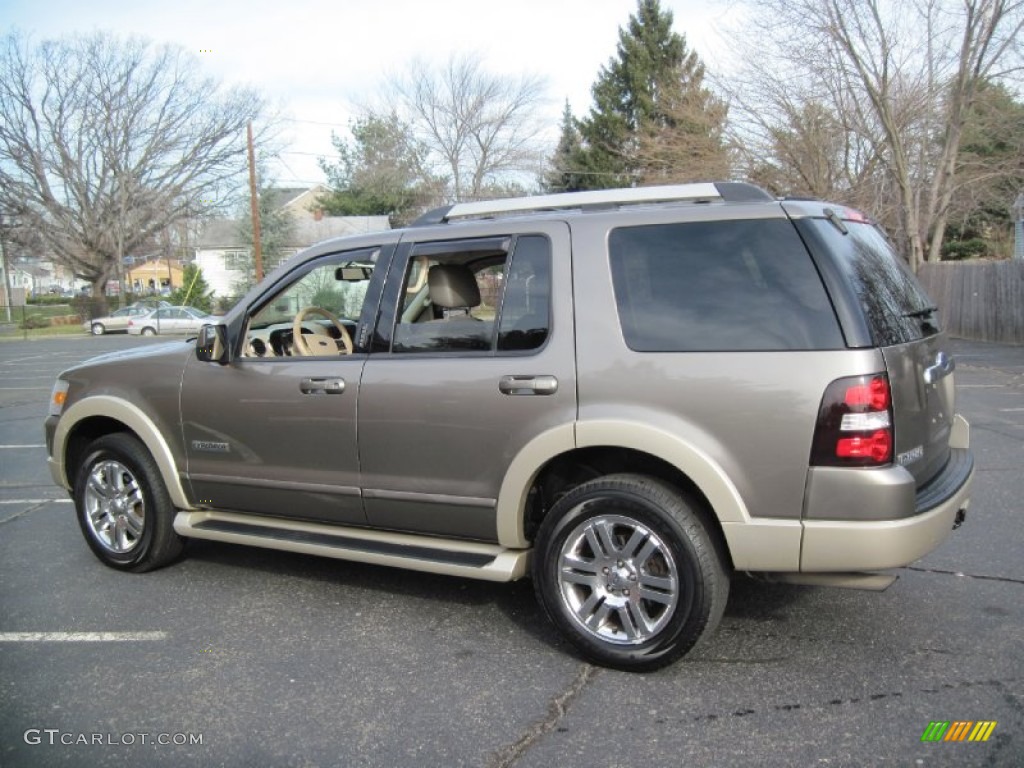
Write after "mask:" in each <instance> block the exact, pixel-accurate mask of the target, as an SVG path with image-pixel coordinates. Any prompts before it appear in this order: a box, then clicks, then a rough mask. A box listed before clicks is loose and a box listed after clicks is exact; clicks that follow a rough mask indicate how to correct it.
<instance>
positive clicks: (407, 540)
mask: <svg viewBox="0 0 1024 768" xmlns="http://www.w3.org/2000/svg"><path fill="white" fill-rule="evenodd" d="M174 530H175V531H176V532H177V533H178V534H180V535H181V536H188V537H191V538H193V539H208V540H210V541H223V542H227V543H230V544H246V545H248V546H253V547H263V548H265V549H280V550H283V551H285V552H298V553H300V554H306V555H319V556H321V557H333V558H336V559H339V560H354V561H356V562H360V563H373V564H374V565H389V566H394V567H397V568H408V569H411V570H415V571H426V572H428V573H441V574H445V575H448V576H464V577H468V578H471V579H482V580H484V581H513V580H515V579H520V578H522V577H523V576H525V575H526V572H527V566H528V564H529V555H530V551H529V550H525V549H516V550H513V549H506V548H505V547H501V546H498V545H497V544H484V543H481V542H475V541H461V540H458V539H442V538H437V537H434V536H416V535H414V534H408V533H389V532H386V531H375V530H369V529H363V528H348V527H344V526H338V525H324V524H322V523H307V522H300V521H297V520H281V519H279V518H272V517H254V516H251V515H240V514H236V513H232V512H216V511H212V510H204V511H200V512H178V514H177V516H175V518H174Z"/></svg>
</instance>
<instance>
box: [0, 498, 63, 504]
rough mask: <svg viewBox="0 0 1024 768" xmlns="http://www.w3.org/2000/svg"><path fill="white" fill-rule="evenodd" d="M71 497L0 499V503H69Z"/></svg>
mask: <svg viewBox="0 0 1024 768" xmlns="http://www.w3.org/2000/svg"><path fill="white" fill-rule="evenodd" d="M70 503H71V499H0V504H70Z"/></svg>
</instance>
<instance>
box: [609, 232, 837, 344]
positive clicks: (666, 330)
mask: <svg viewBox="0 0 1024 768" xmlns="http://www.w3.org/2000/svg"><path fill="white" fill-rule="evenodd" d="M609 257H610V259H611V269H612V281H613V284H614V287H615V302H616V304H617V306H618V312H619V320H620V322H621V324H622V334H623V336H624V338H625V340H626V344H627V345H628V346H629V348H630V349H633V350H636V351H638V352H697V351H704V352H710V351H725V350H730V351H742V350H750V351H769V350H797V349H838V348H842V347H843V337H842V333H841V332H840V330H839V324H838V322H837V321H836V317H835V312H834V311H833V309H832V305H831V303H830V301H829V298H828V294H827V293H826V292H825V288H824V286H823V285H822V282H821V278H820V277H819V275H818V272H817V270H816V269H815V267H814V264H813V262H812V261H811V257H810V254H808V253H807V249H806V248H804V245H803V242H802V241H801V240H800V237H799V236H798V235H797V233H796V231H795V230H794V229H793V226H792V224H790V223H789V221H787V220H779V219H770V220H769V219H757V220H749V221H713V222H694V223H681V224H658V225H651V226H641V227H623V228H620V229H615V230H613V231H612V233H611V235H610V237H609Z"/></svg>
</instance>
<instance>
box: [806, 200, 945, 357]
mask: <svg viewBox="0 0 1024 768" xmlns="http://www.w3.org/2000/svg"><path fill="white" fill-rule="evenodd" d="M843 224H844V226H845V228H846V229H847V230H848V233H846V234H844V233H843V232H842V231H840V230H839V229H838V228H837V227H836V226H834V225H833V224H832V223H831V222H829V221H828V220H827V219H812V220H810V221H809V222H808V225H809V226H810V227H811V228H813V230H814V234H815V235H817V236H818V237H820V238H821V240H822V241H824V245H825V247H826V248H827V249H828V250H829V251H830V252H831V253H832V254H833V256H834V258H835V261H836V263H837V264H838V265H839V267H840V269H842V271H843V273H844V278H845V279H846V281H847V282H848V283H849V284H850V285H851V286H852V287H853V290H854V292H855V293H856V296H857V299H858V301H859V302H860V306H861V309H862V310H863V311H864V317H865V319H866V320H867V323H868V327H869V328H870V330H871V338H872V341H873V342H874V344H875V346H879V347H890V346H893V345H895V344H905V343H907V342H910V341H917V340H919V339H922V338H925V337H926V336H931V335H933V334H936V333H938V332H939V328H938V318H937V316H936V313H935V312H933V311H929V310H932V309H934V304H933V303H932V301H931V299H929V298H928V295H927V294H926V293H925V292H924V289H923V288H922V287H921V284H920V283H918V282H917V278H916V277H914V275H913V274H911V272H910V270H909V269H908V268H907V267H906V265H905V264H904V263H903V260H902V259H901V258H900V257H899V256H897V255H896V253H895V252H894V251H893V250H892V248H891V247H890V246H889V243H888V242H887V241H886V239H885V237H884V236H883V235H882V233H881V232H880V231H879V230H878V229H877V228H876V227H875V226H874V225H872V224H868V223H857V222H852V221H844V222H843Z"/></svg>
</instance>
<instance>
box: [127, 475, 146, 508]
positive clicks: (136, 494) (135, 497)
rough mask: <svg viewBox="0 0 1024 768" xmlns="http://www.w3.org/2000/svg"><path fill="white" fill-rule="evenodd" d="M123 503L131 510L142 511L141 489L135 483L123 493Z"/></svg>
mask: <svg viewBox="0 0 1024 768" xmlns="http://www.w3.org/2000/svg"><path fill="white" fill-rule="evenodd" d="M125 502H126V503H127V504H128V505H129V506H130V507H132V508H133V509H134V508H138V509H142V489H141V488H140V487H139V484H138V483H136V482H135V481H132V483H131V485H129V486H128V488H127V489H126V491H125Z"/></svg>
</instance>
